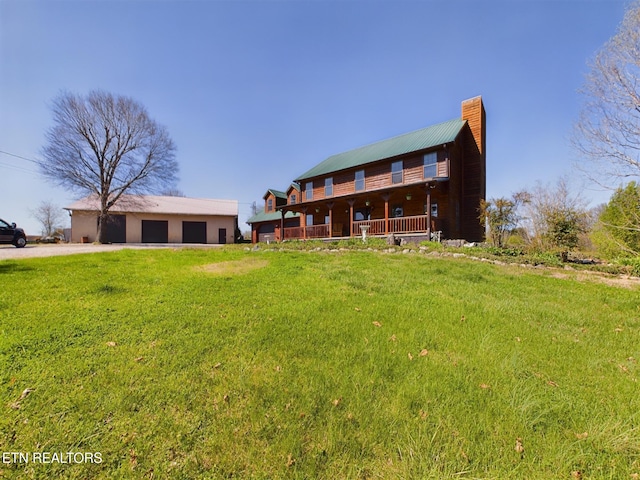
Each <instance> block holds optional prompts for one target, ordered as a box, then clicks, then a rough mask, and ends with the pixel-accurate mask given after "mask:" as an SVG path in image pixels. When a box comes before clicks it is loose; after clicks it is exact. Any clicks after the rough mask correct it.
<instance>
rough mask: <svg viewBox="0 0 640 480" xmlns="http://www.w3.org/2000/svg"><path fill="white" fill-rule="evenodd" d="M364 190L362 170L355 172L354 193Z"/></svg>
mask: <svg viewBox="0 0 640 480" xmlns="http://www.w3.org/2000/svg"><path fill="white" fill-rule="evenodd" d="M362 190H364V170H358V171H356V192H360V191H362Z"/></svg>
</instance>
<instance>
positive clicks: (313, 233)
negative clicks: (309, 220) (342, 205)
mask: <svg viewBox="0 0 640 480" xmlns="http://www.w3.org/2000/svg"><path fill="white" fill-rule="evenodd" d="M304 229H305V230H306V238H327V237H329V224H323V225H310V226H308V227H304ZM304 237H305V232H304V231H303V227H287V228H285V229H284V239H285V240H291V239H294V238H304Z"/></svg>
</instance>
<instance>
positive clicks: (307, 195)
mask: <svg viewBox="0 0 640 480" xmlns="http://www.w3.org/2000/svg"><path fill="white" fill-rule="evenodd" d="M304 199H305V200H313V182H307V183H306V185H305V186H304Z"/></svg>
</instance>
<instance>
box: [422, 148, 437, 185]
mask: <svg viewBox="0 0 640 480" xmlns="http://www.w3.org/2000/svg"><path fill="white" fill-rule="evenodd" d="M423 165H424V167H423V168H424V173H423V178H425V179H428V178H435V177H437V176H438V154H437V153H436V152H431V153H427V154H426V155H425V156H424V163H423Z"/></svg>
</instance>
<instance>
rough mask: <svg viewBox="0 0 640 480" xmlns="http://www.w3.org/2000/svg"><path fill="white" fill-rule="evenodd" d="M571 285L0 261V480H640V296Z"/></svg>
mask: <svg viewBox="0 0 640 480" xmlns="http://www.w3.org/2000/svg"><path fill="white" fill-rule="evenodd" d="M553 273H554V271H553V270H534V269H525V268H521V267H515V266H500V265H490V264H488V263H482V262H478V261H471V260H468V259H464V258H436V257H431V256H428V255H422V254H406V255H402V254H382V253H377V252H369V251H350V252H333V253H328V252H322V251H321V252H307V251H295V252H293V251H289V252H281V251H264V250H261V251H257V252H253V251H245V250H244V249H243V248H241V247H231V248H228V249H224V250H200V249H183V250H175V251H174V250H168V249H167V250H154V251H146V250H145V251H141V250H122V251H119V252H112V253H102V254H90V255H75V256H68V257H57V258H47V259H31V260H21V261H0V385H1V386H0V412H1V415H0V454H2V455H3V457H2V459H1V460H2V463H0V477H3V478H38V479H45V478H47V479H48V478H72V479H73V478H75V479H88V478H103V479H112V478H154V479H158V478H161V479H164V478H172V479H174V478H177V479H181V478H184V479H193V478H240V479H244V478H257V479H276V478H300V479H302V478H305V479H314V478H323V479H336V478H337V479H342V478H345V479H358V478H372V479H373V478H387V479H414V478H415V479H426V478H434V479H435V478H437V479H440V478H452V479H458V478H495V479H509V478H514V479H515V478H518V479H537V478H540V479H549V478H558V479H563V478H566V479H571V478H584V479H586V478H611V479H633V478H637V475H638V474H640V385H639V383H638V377H639V374H640V368H639V366H638V362H640V290H639V289H638V288H637V287H632V288H622V287H613V286H607V285H603V284H600V283H595V282H588V281H587V282H581V281H577V280H576V279H575V278H572V277H571V276H569V278H555V276H554V275H553ZM27 389H29V390H27ZM516 447H518V448H516ZM12 452H18V453H22V454H23V455H30V457H29V458H28V460H29V461H28V462H26V461H19V460H16V459H15V458H13V457H11V455H12V454H13V453H12ZM55 452H59V453H61V454H63V456H65V455H67V454H68V452H72V453H73V454H76V453H80V456H76V457H75V459H76V460H78V459H80V460H82V461H81V462H78V463H76V461H70V463H61V462H60V461H54V460H50V459H49V461H48V462H45V461H42V458H43V455H44V456H45V459H46V455H47V454H48V455H50V456H51V455H53V454H54V453H55ZM34 454H35V455H40V457H37V458H39V461H35V462H34V461H33V458H34ZM88 454H91V455H94V457H93V459H94V462H93V463H92V462H91V461H90V458H91V457H90V456H89V457H87V455H88ZM67 458H69V457H67ZM71 458H73V456H72V457H71ZM96 458H100V459H101V460H102V461H101V463H96V462H95V459H96Z"/></svg>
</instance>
